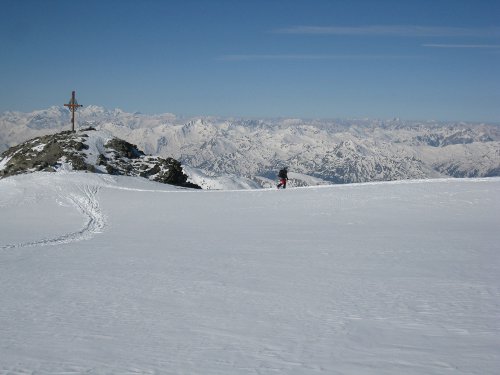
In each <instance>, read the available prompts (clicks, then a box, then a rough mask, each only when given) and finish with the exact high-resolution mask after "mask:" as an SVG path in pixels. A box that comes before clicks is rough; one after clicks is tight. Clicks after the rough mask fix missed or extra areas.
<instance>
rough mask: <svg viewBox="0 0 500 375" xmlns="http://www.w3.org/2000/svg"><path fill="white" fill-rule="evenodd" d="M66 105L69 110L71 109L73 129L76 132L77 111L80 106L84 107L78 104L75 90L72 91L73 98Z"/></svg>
mask: <svg viewBox="0 0 500 375" xmlns="http://www.w3.org/2000/svg"><path fill="white" fill-rule="evenodd" d="M64 106H65V107H68V108H69V110H70V111H71V131H72V132H73V133H74V132H75V111H76V110H77V109H78V108H79V107H83V105H80V104H78V102H77V101H76V98H75V91H73V92H72V93H71V99H70V101H69V103H68V104H65V105H64Z"/></svg>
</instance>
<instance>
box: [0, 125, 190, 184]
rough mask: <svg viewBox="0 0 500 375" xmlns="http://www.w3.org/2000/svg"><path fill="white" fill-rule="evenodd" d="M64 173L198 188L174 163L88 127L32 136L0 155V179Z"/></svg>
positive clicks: (107, 133)
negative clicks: (69, 171) (85, 172)
mask: <svg viewBox="0 0 500 375" xmlns="http://www.w3.org/2000/svg"><path fill="white" fill-rule="evenodd" d="M66 170H84V171H88V172H92V173H105V174H112V175H126V176H140V177H144V178H147V179H149V180H152V181H157V182H162V183H168V184H173V185H179V186H183V187H192V188H199V186H197V185H196V184H193V183H191V182H188V181H187V179H188V176H187V175H186V174H185V173H184V172H183V170H182V166H181V164H180V163H179V162H178V161H177V160H175V159H173V158H166V159H163V158H161V157H157V156H149V155H145V154H144V152H142V151H141V150H139V149H138V148H137V146H136V145H133V144H131V143H128V142H126V141H124V140H121V139H119V138H116V137H113V136H112V135H111V134H110V133H109V132H107V131H102V130H101V131H96V130H95V129H94V128H90V127H89V128H87V129H83V130H79V131H77V132H71V131H64V132H60V133H56V134H51V135H45V136H41V137H36V138H33V139H31V140H29V141H26V142H24V143H21V144H19V145H17V146H14V147H11V148H10V149H8V150H7V151H5V152H4V153H2V154H1V155H0V178H2V177H9V176H13V175H17V174H24V173H32V172H36V171H46V172H60V171H66Z"/></svg>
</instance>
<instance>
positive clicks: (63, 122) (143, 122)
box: [0, 106, 500, 187]
mask: <svg viewBox="0 0 500 375" xmlns="http://www.w3.org/2000/svg"><path fill="white" fill-rule="evenodd" d="M69 123H70V115H69V111H68V110H67V109H65V108H64V107H50V108H48V109H45V110H40V111H34V112H31V113H21V112H5V113H3V114H2V115H0V151H3V149H6V148H7V147H9V146H12V145H15V144H17V143H19V142H21V141H25V140H27V139H29V138H32V137H34V136H39V135H41V134H47V133H54V132H59V131H61V130H63V129H68V127H69ZM77 124H79V126H80V127H86V126H93V127H95V128H97V129H101V130H107V131H109V132H110V133H112V134H113V135H114V136H117V137H119V138H122V139H125V140H127V141H128V142H131V143H133V144H136V145H137V146H138V147H139V148H141V149H142V150H144V151H145V152H146V153H148V154H153V155H158V156H161V157H173V158H175V159H177V160H179V161H180V162H181V163H182V164H183V165H186V166H187V169H189V167H191V168H193V171H196V173H194V172H193V175H195V176H196V179H198V180H199V181H197V183H199V184H200V185H203V184H204V183H205V184H208V185H210V180H212V181H219V182H218V183H219V185H221V186H222V185H224V184H223V183H220V181H221V177H222V178H223V179H224V178H225V179H241V178H243V179H244V181H245V183H246V184H247V185H248V187H254V186H263V187H268V186H271V185H272V183H273V180H274V179H275V177H276V172H277V170H278V169H279V167H281V166H284V165H287V166H289V168H290V170H291V174H290V177H291V180H292V181H291V184H292V186H293V185H295V186H307V185H318V184H328V183H352V182H368V181H387V180H401V179H420V178H437V177H445V176H451V177H490V176H500V127H499V126H496V125H488V124H470V123H436V122H432V121H429V122H408V121H401V120H398V119H395V120H391V121H381V120H303V119H237V118H217V117H196V118H182V117H177V116H175V115H173V114H161V115H144V114H141V113H127V112H124V111H122V110H119V109H115V110H107V109H104V108H102V107H97V106H88V107H84V108H82V109H81V110H80V111H79V112H77Z"/></svg>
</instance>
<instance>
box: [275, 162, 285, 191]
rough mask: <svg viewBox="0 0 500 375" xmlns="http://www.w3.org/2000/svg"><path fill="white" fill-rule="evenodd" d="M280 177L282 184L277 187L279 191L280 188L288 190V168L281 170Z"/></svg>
mask: <svg viewBox="0 0 500 375" xmlns="http://www.w3.org/2000/svg"><path fill="white" fill-rule="evenodd" d="M278 177H279V178H280V183H279V184H278V185H277V186H276V187H277V188H278V189H279V188H280V187H283V189H286V182H287V181H288V168H287V167H285V168H283V169H281V170H280V171H279V173H278Z"/></svg>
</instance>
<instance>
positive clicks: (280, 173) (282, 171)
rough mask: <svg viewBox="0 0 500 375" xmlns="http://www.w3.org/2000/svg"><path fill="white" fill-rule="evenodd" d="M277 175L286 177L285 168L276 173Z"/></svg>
mask: <svg viewBox="0 0 500 375" xmlns="http://www.w3.org/2000/svg"><path fill="white" fill-rule="evenodd" d="M278 177H279V178H286V170H285V169H281V170H280V171H279V173H278Z"/></svg>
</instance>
